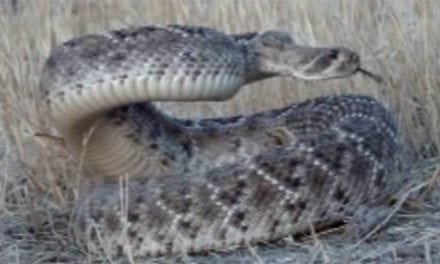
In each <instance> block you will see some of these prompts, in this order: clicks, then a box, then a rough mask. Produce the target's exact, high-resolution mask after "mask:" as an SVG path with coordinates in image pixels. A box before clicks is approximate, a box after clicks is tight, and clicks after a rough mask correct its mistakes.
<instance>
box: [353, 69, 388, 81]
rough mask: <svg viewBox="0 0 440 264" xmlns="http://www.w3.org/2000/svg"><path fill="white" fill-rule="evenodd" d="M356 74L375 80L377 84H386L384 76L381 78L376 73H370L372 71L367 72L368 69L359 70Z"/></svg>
mask: <svg viewBox="0 0 440 264" xmlns="http://www.w3.org/2000/svg"><path fill="white" fill-rule="evenodd" d="M356 72H359V73H361V74H362V75H364V76H366V77H368V78H371V79H373V80H374V81H375V82H377V83H383V82H384V80H383V77H382V76H380V75H378V74H375V73H372V72H370V71H368V70H366V69H363V68H360V67H359V68H358V69H357V70H356V71H355V73H356Z"/></svg>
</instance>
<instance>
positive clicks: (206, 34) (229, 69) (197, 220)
mask: <svg viewBox="0 0 440 264" xmlns="http://www.w3.org/2000/svg"><path fill="white" fill-rule="evenodd" d="M356 72H363V73H365V74H367V75H371V74H370V73H369V72H367V71H365V70H363V69H361V68H360V60H359V56H358V55H357V53H355V52H352V51H350V50H348V49H346V48H343V47H328V48H324V47H322V48H318V47H308V46H301V45H297V44H295V43H294V41H293V39H292V38H291V36H290V35H289V34H287V33H284V32H280V31H267V32H260V33H257V32H255V33H254V32H252V33H244V34H230V35H229V34H225V33H222V32H220V31H217V30H215V29H211V28H205V27H195V26H178V25H170V26H149V27H140V28H132V29H123V30H118V31H111V32H109V33H107V34H103V35H88V36H84V37H79V38H75V39H72V40H70V41H68V42H65V43H64V44H62V45H60V46H58V47H57V48H55V49H54V50H53V51H52V53H51V55H50V57H49V58H48V60H47V62H46V65H45V67H44V69H43V74H42V80H41V89H42V92H43V94H44V99H45V101H46V102H47V106H48V110H49V115H50V119H51V122H52V124H53V125H54V126H55V127H56V128H57V129H58V130H59V131H60V132H61V134H62V136H63V139H64V141H65V142H66V144H67V147H68V148H69V150H70V151H71V152H72V153H74V154H76V155H81V156H82V157H83V158H84V159H85V161H86V163H87V164H88V165H89V167H91V168H92V169H94V170H95V171H96V172H97V173H98V174H99V175H101V176H103V177H104V178H105V179H106V182H105V183H103V184H100V185H99V186H95V187H94V188H93V189H91V190H88V191H87V192H86V193H85V194H83V195H82V197H81V198H80V199H79V200H78V201H77V205H76V207H75V210H74V211H75V212H74V220H73V225H74V231H75V232H74V233H75V236H76V237H77V238H78V241H79V242H84V241H89V242H94V243H87V244H88V249H89V250H91V251H99V250H100V249H101V248H102V249H104V250H105V252H106V253H107V254H108V255H110V256H118V255H121V254H124V253H125V254H130V255H131V256H144V255H152V256H157V255H163V254H177V253H185V252H200V251H203V250H209V249H222V248H229V247H231V246H235V245H240V244H248V243H253V242H256V241H266V240H270V239H275V238H279V237H282V236H286V235H289V234H293V233H296V232H300V231H304V230H306V229H308V228H309V227H310V225H312V224H313V225H315V226H321V225H327V224H328V223H332V222H335V221H338V220H341V219H345V218H346V217H349V216H351V215H352V214H353V213H354V211H355V208H356V207H358V206H367V207H371V208H372V207H375V206H379V205H380V204H381V203H382V202H383V201H384V200H385V199H387V198H389V197H390V196H391V195H392V194H393V193H394V191H395V190H396V189H397V188H399V186H400V185H399V184H398V183H399V182H400V180H399V179H398V177H397V176H396V175H397V173H395V171H396V168H397V164H398V162H397V161H398V160H399V157H400V155H399V147H400V143H399V140H398V132H397V128H396V124H395V122H394V120H393V117H392V116H391V114H390V113H389V112H388V111H387V110H386V109H385V107H384V106H383V105H382V104H380V103H379V102H378V101H376V100H375V99H373V98H371V97H368V96H361V95H344V96H328V97H320V98H316V99H312V100H308V101H306V102H302V103H299V104H293V105H290V106H288V107H285V108H282V109H275V110H272V111H266V112H261V113H257V114H254V115H251V116H235V117H230V118H217V119H204V120H197V121H196V120H181V119H176V118H173V117H170V116H168V115H165V114H164V113H162V112H160V111H159V110H158V109H156V108H155V107H154V106H153V105H152V104H151V103H149V102H145V101H152V100H176V101H203V100H226V99H228V98H230V97H232V96H233V95H234V94H235V93H236V92H237V91H238V90H239V88H240V87H241V86H242V85H244V84H247V83H251V82H254V81H258V80H260V79H264V78H269V77H273V76H279V75H281V76H292V77H298V78H302V79H310V80H315V79H328V78H338V77H345V76H349V75H352V74H354V73H356ZM120 176H124V177H127V178H130V181H129V183H128V184H126V185H124V186H123V187H121V186H120V185H119V184H118V183H115V181H114V180H115V179H117V178H118V177H120Z"/></svg>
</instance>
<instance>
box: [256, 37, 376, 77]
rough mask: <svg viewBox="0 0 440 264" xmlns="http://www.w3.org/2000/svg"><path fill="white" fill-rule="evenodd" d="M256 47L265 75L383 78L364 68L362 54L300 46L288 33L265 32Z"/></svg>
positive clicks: (260, 66) (332, 48)
mask: <svg viewBox="0 0 440 264" xmlns="http://www.w3.org/2000/svg"><path fill="white" fill-rule="evenodd" d="M253 44H254V49H255V50H256V52H257V55H258V56H257V57H258V58H259V61H258V65H259V71H260V72H262V73H263V74H271V75H281V76H290V77H295V78H300V79H304V80H324V79H332V78H343V77H347V76H350V75H352V74H355V73H358V72H361V73H363V74H365V75H366V76H368V77H371V78H373V79H375V80H379V78H380V77H379V76H376V75H374V74H372V73H370V72H368V71H366V70H364V69H362V68H361V60H360V56H359V54H358V53H357V52H355V51H352V50H350V49H348V48H345V47H312V46H302V45H297V44H296V43H295V42H294V40H293V38H292V37H291V36H290V35H289V34H288V33H285V32H280V31H267V32H265V33H262V34H261V35H260V36H258V37H257V38H255V40H254V43H253Z"/></svg>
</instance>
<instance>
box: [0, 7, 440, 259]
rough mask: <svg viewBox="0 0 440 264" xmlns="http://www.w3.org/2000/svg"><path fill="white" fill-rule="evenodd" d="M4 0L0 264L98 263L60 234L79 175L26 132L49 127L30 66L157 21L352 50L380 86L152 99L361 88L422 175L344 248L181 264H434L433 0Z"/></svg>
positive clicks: (36, 71)
mask: <svg viewBox="0 0 440 264" xmlns="http://www.w3.org/2000/svg"><path fill="white" fill-rule="evenodd" d="M10 2H11V1H7V0H0V29H1V31H0V32H1V33H0V117H1V120H0V128H2V129H1V130H0V263H99V257H96V258H95V257H93V258H92V257H90V256H87V255H84V254H82V252H80V251H78V250H77V249H76V248H75V247H74V246H73V245H72V244H71V243H70V242H69V239H68V237H67V224H66V223H67V222H68V221H67V220H68V219H67V218H66V215H68V214H66V212H69V208H70V206H71V203H72V201H73V200H74V198H75V197H76V195H77V193H78V191H79V190H78V187H77V186H78V178H79V177H80V176H81V175H83V174H84V173H83V172H82V171H81V170H80V168H79V166H78V165H77V161H75V160H73V159H72V158H71V157H69V156H67V155H66V154H65V153H64V152H63V151H62V150H61V149H59V148H57V146H56V144H55V143H53V142H52V143H50V142H49V143H50V144H47V142H46V141H47V140H46V141H44V140H42V139H40V138H37V137H35V136H34V134H35V133H39V132H51V131H50V129H49V128H48V127H47V125H46V123H45V115H44V113H42V111H41V107H40V106H41V103H40V101H39V100H38V93H39V90H38V80H39V76H40V69H41V66H42V64H43V62H44V59H45V57H46V56H47V55H48V53H49V51H50V48H51V47H52V46H53V45H54V44H55V43H58V42H61V41H64V40H67V39H69V38H71V37H74V36H78V35H82V34H85V33H89V32H97V31H103V30H106V29H110V28H119V27H124V26H127V25H142V24H157V23H160V24H166V23H186V24H199V25H206V26H215V27H217V28H220V29H223V30H225V31H229V32H240V31H252V30H263V29H273V28H276V29H283V30H288V31H291V32H293V33H294V34H295V35H296V36H297V38H298V41H300V42H307V43H310V44H319V45H325V44H327V45H330V44H336V43H338V44H343V45H344V46H348V47H350V48H352V49H354V50H357V51H359V52H360V53H361V54H362V58H363V61H364V64H365V67H366V68H368V69H371V70H373V71H375V72H380V73H381V74H382V75H383V77H385V80H386V82H385V84H384V85H381V86H378V85H377V84H375V83H374V82H371V81H369V80H365V79H364V78H362V77H361V76H356V77H353V78H350V79H346V80H334V81H325V82H313V83H306V82H302V81H298V82H296V81H292V80H281V79H274V80H268V81H265V82H262V83H261V84H257V85H252V86H250V87H246V88H244V89H243V90H242V91H241V93H240V94H239V95H238V96H236V97H235V98H234V99H233V100H231V101H228V102H224V103H216V104H206V103H197V104H170V103H168V104H164V105H162V106H163V107H165V108H166V109H168V110H170V111H171V112H174V113H177V112H179V115H180V116H193V117H200V116H218V115H227V114H232V113H238V112H240V113H251V112H254V111H256V110H262V109H266V108H272V107H279V106H283V105H286V104H288V103H290V102H293V101H299V100H302V99H304V98H309V97H313V96H317V95H322V94H335V93H341V92H351V93H362V94H370V95H373V96H375V97H377V98H379V99H380V100H382V101H384V102H386V103H388V104H389V105H390V106H391V108H392V109H394V111H395V112H396V114H397V116H398V119H399V122H400V124H401V126H402V130H403V132H404V137H405V141H406V142H407V144H408V146H409V149H410V151H411V153H412V156H413V157H414V160H415V161H414V169H413V179H414V180H413V181H414V184H417V183H420V182H423V181H429V186H428V187H425V188H423V190H422V191H421V192H419V193H418V194H417V195H415V196H414V198H413V199H412V200H411V203H409V206H407V207H408V209H407V210H406V211H405V210H403V211H400V212H399V213H398V215H397V217H394V218H393V219H392V221H391V224H390V226H389V227H388V228H386V229H385V230H384V231H382V232H380V233H379V234H378V235H376V236H374V237H373V239H371V240H369V241H367V242H366V243H363V244H361V245H358V246H356V247H349V246H350V245H351V244H350V242H348V241H347V238H344V236H343V235H339V236H330V237H327V236H322V237H321V236H320V237H312V238H311V239H306V241H303V243H300V244H298V243H297V241H296V240H295V241H288V242H287V244H288V246H287V247H281V248H280V247H276V248H270V247H262V248H258V249H252V250H249V249H243V250H241V251H238V252H234V253H230V254H219V253H213V254H209V255H208V256H199V257H195V258H193V257H191V258H189V257H188V258H183V259H181V261H182V262H186V261H189V260H191V261H193V262H209V263H226V262H227V263H249V262H252V263H260V262H261V263H272V262H274V261H275V259H278V260H279V261H280V262H277V263H340V262H346V263H353V262H356V263H422V262H425V263H440V213H439V211H440V205H439V204H440V194H439V187H440V163H439V159H438V157H439V149H440V65H439V64H440V63H439V61H438V58H439V57H440V54H439V53H440V51H439V48H438V47H440V33H438V30H437V29H436V26H437V25H439V24H440V2H438V1H436V0H432V1H428V0H426V1H422V0H413V1H410V0H408V1H391V0H390V1H379V0H377V1H373V0H372V1H363V0H358V1H355V0H353V1H348V0H347V1H343V0H341V1H337V0H334V1H324V0H322V1H313V2H312V1H300V0H297V1H266V0H241V1H232V0H231V1H209V0H197V1H196V0H186V1H185V0H174V1H171V0H144V1H136V0H132V1H128V0H126V1H116V0H107V1H92V0H90V1H79V0H78V1H67V0H65V1H49V0H47V1H43V0H42V1H36V0H28V1H18V5H17V6H16V11H17V12H13V9H12V8H11V5H10ZM182 105H183V106H182ZM182 111H183V112H182ZM318 238H319V239H318ZM104 260H105V259H104ZM95 261H96V262H95ZM158 261H160V262H163V263H174V261H176V260H175V259H171V260H170V259H160V260H158ZM282 261H284V262H282ZM104 262H105V261H104ZM142 263H144V262H142Z"/></svg>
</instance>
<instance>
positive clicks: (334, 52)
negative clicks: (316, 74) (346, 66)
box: [328, 49, 339, 60]
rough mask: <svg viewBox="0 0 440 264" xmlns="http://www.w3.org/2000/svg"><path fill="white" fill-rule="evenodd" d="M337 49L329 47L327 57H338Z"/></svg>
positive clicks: (334, 58)
mask: <svg viewBox="0 0 440 264" xmlns="http://www.w3.org/2000/svg"><path fill="white" fill-rule="evenodd" d="M338 54H339V52H338V50H337V49H331V50H330V51H329V53H328V57H329V58H330V59H332V60H336V59H337V58H338Z"/></svg>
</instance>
